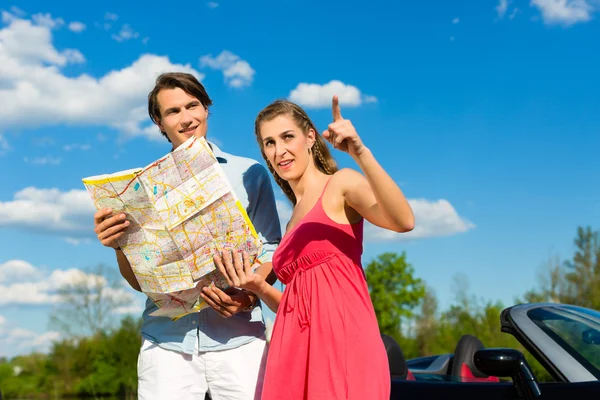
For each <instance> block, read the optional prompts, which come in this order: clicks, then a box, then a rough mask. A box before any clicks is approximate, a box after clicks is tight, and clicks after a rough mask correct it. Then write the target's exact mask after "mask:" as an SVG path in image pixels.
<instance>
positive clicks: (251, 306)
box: [241, 290, 258, 312]
mask: <svg viewBox="0 0 600 400" xmlns="http://www.w3.org/2000/svg"><path fill="white" fill-rule="evenodd" d="M244 292H246V293H247V294H248V296H250V298H251V299H252V301H251V302H250V304H248V306H246V307H244V308H242V310H241V311H242V312H248V311H252V310H254V308H255V307H256V305H257V304H258V296H257V295H256V294H255V293H252V292H251V291H249V290H244Z"/></svg>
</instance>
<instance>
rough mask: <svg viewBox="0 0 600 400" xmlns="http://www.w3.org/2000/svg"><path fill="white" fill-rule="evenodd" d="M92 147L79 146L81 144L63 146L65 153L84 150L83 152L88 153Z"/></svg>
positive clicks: (86, 145)
mask: <svg viewBox="0 0 600 400" xmlns="http://www.w3.org/2000/svg"><path fill="white" fill-rule="evenodd" d="M91 147H92V146H90V145H89V144H79V143H73V144H66V145H64V146H63V150H65V151H71V150H82V151H86V150H89V149H91Z"/></svg>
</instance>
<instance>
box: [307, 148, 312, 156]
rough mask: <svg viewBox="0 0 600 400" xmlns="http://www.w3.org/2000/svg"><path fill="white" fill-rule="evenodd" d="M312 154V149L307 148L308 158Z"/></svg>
mask: <svg viewBox="0 0 600 400" xmlns="http://www.w3.org/2000/svg"><path fill="white" fill-rule="evenodd" d="M311 154H312V147H309V148H308V155H309V156H310V155H311Z"/></svg>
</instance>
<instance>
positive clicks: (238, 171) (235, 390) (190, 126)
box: [94, 73, 281, 400]
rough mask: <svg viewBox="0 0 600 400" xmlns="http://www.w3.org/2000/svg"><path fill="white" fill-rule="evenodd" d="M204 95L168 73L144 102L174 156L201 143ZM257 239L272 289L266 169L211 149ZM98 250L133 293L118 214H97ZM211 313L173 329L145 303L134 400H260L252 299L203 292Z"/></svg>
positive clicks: (271, 211) (272, 232)
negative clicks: (112, 256) (108, 254)
mask: <svg viewBox="0 0 600 400" xmlns="http://www.w3.org/2000/svg"><path fill="white" fill-rule="evenodd" d="M211 105H212V101H211V99H210V98H209V97H208V94H207V93H206V90H205V89H204V87H203V86H202V84H201V83H200V82H198V80H197V79H196V78H195V77H194V76H193V75H190V74H185V73H166V74H162V75H160V76H159V77H158V78H157V80H156V85H155V87H154V89H153V90H152V91H151V92H150V94H149V95H148V113H149V115H150V118H151V119H152V121H153V122H154V123H155V124H156V125H157V126H158V127H159V128H160V131H161V132H162V134H163V135H164V136H165V137H166V138H167V139H168V140H169V141H170V142H171V143H172V145H173V149H175V148H177V147H178V146H180V145H181V144H182V143H184V142H185V141H186V140H187V139H188V138H190V137H192V136H196V137H205V136H206V132H207V123H208V114H209V107H210V106H211ZM209 144H210V146H211V148H212V150H213V153H214V155H215V156H216V158H217V160H218V161H219V163H220V165H221V167H222V168H223V170H224V171H225V174H226V176H227V178H228V179H229V181H230V182H231V185H232V186H233V189H234V191H235V193H236V195H237V196H238V198H239V199H240V202H241V203H242V205H243V206H244V207H245V208H246V210H247V212H248V216H249V217H250V220H251V221H252V223H253V225H254V227H255V228H256V231H257V233H258V234H259V236H260V238H261V240H262V242H263V248H264V250H266V252H267V259H268V262H265V263H263V264H262V265H261V266H260V267H259V268H258V269H257V271H256V272H257V273H259V274H261V275H263V276H264V277H265V278H267V277H269V280H270V281H274V279H273V278H274V274H271V271H272V267H271V262H270V260H271V256H272V254H273V252H274V251H275V248H276V246H277V243H279V240H280V239H281V230H280V225H279V217H278V215H277V210H276V208H275V197H274V195H273V189H272V187H271V183H270V180H269V174H268V172H267V171H266V169H265V168H264V167H263V166H262V165H260V164H259V163H258V162H257V161H255V160H251V159H248V158H244V157H238V156H234V155H231V154H227V153H225V152H223V151H221V150H220V149H219V148H218V147H217V146H216V145H215V144H214V143H211V142H209ZM94 224H95V232H96V234H97V236H98V239H99V240H100V242H101V243H102V244H103V245H104V246H107V247H112V248H114V249H115V252H116V256H117V262H118V264H119V269H120V271H121V274H122V275H123V277H124V278H125V279H126V280H127V282H128V283H129V284H130V285H131V287H133V288H134V289H135V290H138V291H139V290H140V286H139V284H138V282H137V280H136V278H135V275H134V273H133V271H132V269H131V265H130V264H129V262H128V260H127V258H126V257H125V255H124V254H123V252H122V251H121V250H120V249H119V247H118V245H117V243H116V239H118V238H119V237H121V236H122V235H123V234H125V233H126V232H127V226H128V222H127V221H126V220H125V215H124V214H123V213H120V214H115V215H113V213H112V210H109V209H105V210H99V211H98V212H97V213H96V214H95V216H94ZM203 298H204V299H205V301H206V302H207V303H208V304H209V305H210V307H211V308H207V309H205V310H202V311H201V312H199V313H193V314H190V315H187V316H185V317H182V318H180V319H178V320H177V321H172V320H171V319H170V318H166V317H153V316H150V315H149V314H150V313H152V312H153V311H154V310H156V306H155V305H154V303H153V302H152V301H151V300H150V299H147V300H146V309H145V310H144V313H143V325H142V337H143V343H142V346H141V349H140V354H139V358H138V397H139V399H143V400H149V399H152V400H153V399H160V400H163V399H190V400H191V399H196V400H202V399H204V397H205V394H206V393H210V396H211V398H212V399H213V400H238V399H239V400H242V399H243V400H251V399H255V398H256V399H259V398H260V394H261V388H262V374H263V371H262V370H263V368H264V362H265V360H266V348H265V344H266V341H265V334H264V333H265V325H264V321H263V316H262V311H261V307H260V304H259V303H260V302H259V301H258V299H257V297H256V296H255V295H254V294H252V293H250V292H246V291H243V290H239V289H233V288H232V289H229V290H226V291H222V290H220V289H218V288H205V289H204V293H203Z"/></svg>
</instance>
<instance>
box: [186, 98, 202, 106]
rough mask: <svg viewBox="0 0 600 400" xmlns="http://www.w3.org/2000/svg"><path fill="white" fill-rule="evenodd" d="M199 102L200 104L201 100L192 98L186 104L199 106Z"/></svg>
mask: <svg viewBox="0 0 600 400" xmlns="http://www.w3.org/2000/svg"><path fill="white" fill-rule="evenodd" d="M198 104H200V100H192V101H190V102H189V103H187V104H186V105H185V106H186V107H190V106H197V105H198Z"/></svg>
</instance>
